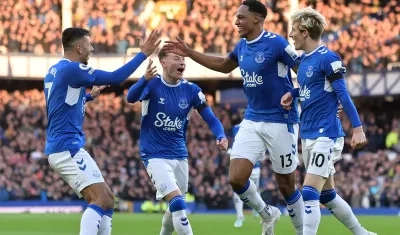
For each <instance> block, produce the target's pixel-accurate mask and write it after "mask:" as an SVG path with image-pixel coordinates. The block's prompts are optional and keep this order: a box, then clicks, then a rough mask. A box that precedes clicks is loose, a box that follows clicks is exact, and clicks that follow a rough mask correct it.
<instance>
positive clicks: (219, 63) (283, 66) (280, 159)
mask: <svg viewBox="0 0 400 235" xmlns="http://www.w3.org/2000/svg"><path fill="white" fill-rule="evenodd" d="M266 16H267V9H266V7H265V5H264V4H262V3H261V2H259V1H256V0H246V1H244V2H243V3H242V5H241V6H240V7H239V8H238V10H237V13H236V22H235V24H236V26H237V27H238V29H239V30H238V31H239V35H240V37H241V38H243V39H242V40H241V41H240V42H239V43H238V44H237V45H236V47H235V49H234V50H233V51H232V52H231V53H230V54H229V55H228V56H227V57H226V58H222V57H216V56H209V55H205V54H202V53H199V52H196V51H194V50H192V49H189V48H188V47H187V46H186V44H185V43H184V42H183V41H182V40H180V39H178V38H177V41H173V42H168V41H167V42H166V44H165V45H164V48H165V49H166V50H167V51H168V52H173V53H176V54H179V55H181V56H188V57H190V58H191V59H193V60H194V61H196V62H197V63H199V64H202V65H203V66H205V67H207V68H209V69H212V70H215V71H219V72H223V73H229V72H231V71H232V70H234V69H235V68H237V67H238V66H239V68H240V72H241V75H242V79H243V88H244V92H245V94H246V96H247V100H248V107H247V109H246V113H245V117H244V120H243V121H242V123H241V124H240V129H239V132H238V134H237V135H236V138H235V141H234V143H233V146H232V154H231V162H230V166H229V180H230V184H231V186H232V188H233V190H234V191H235V192H236V193H237V194H238V195H239V196H240V198H241V199H242V201H244V202H245V203H246V204H247V205H249V206H250V207H251V208H253V209H255V210H256V211H257V212H258V213H259V214H260V216H261V218H262V226H263V231H262V234H264V235H266V234H268V235H269V234H273V233H274V231H273V230H274V229H273V228H274V225H275V223H276V222H277V221H278V219H279V217H280V215H281V212H280V211H279V209H278V208H276V207H271V206H268V205H266V204H265V203H264V201H263V200H262V199H261V196H260V195H259V194H258V192H257V188H256V185H255V184H254V182H253V181H251V180H249V177H250V174H251V172H252V169H253V166H254V164H255V163H256V162H257V161H259V160H260V159H261V158H262V157H263V154H264V153H265V151H266V149H267V148H268V151H269V153H270V160H271V162H272V167H273V170H274V172H275V178H276V180H277V182H278V185H279V189H280V191H281V193H282V194H283V196H284V198H285V200H286V203H287V206H288V210H289V212H290V218H291V220H292V223H293V225H294V226H295V229H296V233H297V234H301V233H302V224H303V222H302V216H303V211H304V203H303V199H302V196H301V193H300V191H299V190H297V189H296V185H295V174H294V171H295V170H296V168H297V164H298V158H297V137H298V124H297V123H298V122H299V117H298V113H297V107H296V106H293V109H291V110H290V111H287V110H285V109H283V108H282V106H281V105H280V100H281V98H282V96H283V95H284V94H285V93H286V92H288V91H290V90H291V89H292V88H293V83H292V80H291V77H290V69H289V68H296V63H297V60H298V56H297V53H296V51H295V50H294V49H293V48H292V47H291V46H290V45H289V43H288V42H287V41H286V40H285V39H284V38H283V37H281V36H279V35H277V34H274V33H271V32H266V31H264V30H263V23H264V20H265V18H266Z"/></svg>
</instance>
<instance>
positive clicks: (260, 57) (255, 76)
mask: <svg viewBox="0 0 400 235" xmlns="http://www.w3.org/2000/svg"><path fill="white" fill-rule="evenodd" d="M229 58H230V59H231V60H234V61H236V62H237V63H238V64H239V69H240V72H241V76H242V79H243V90H244V93H245V94H246V97H247V101H248V106H247V109H246V112H245V117H244V118H245V119H247V120H251V121H257V122H260V121H262V122H274V123H297V122H299V116H298V111H297V107H296V106H295V105H293V106H292V109H291V110H290V111H287V110H285V109H283V107H282V106H281V105H280V102H281V98H282V96H283V95H284V94H285V93H286V92H288V91H290V90H291V89H292V88H293V82H292V78H291V75H290V68H292V67H293V66H295V65H296V64H297V63H298V56H297V53H296V51H295V50H294V49H293V48H292V47H291V46H290V45H289V43H288V42H287V41H286V39H284V38H283V37H281V36H279V35H276V34H274V33H270V32H265V31H263V32H262V33H261V35H260V36H259V37H258V38H256V39H254V40H252V41H247V40H246V39H242V40H241V41H239V43H238V44H237V45H236V47H235V49H234V50H233V51H232V52H231V53H230V54H229Z"/></svg>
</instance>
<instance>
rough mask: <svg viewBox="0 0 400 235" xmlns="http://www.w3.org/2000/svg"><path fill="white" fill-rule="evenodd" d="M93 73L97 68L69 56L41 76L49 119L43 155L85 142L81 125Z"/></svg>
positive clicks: (79, 145)
mask: <svg viewBox="0 0 400 235" xmlns="http://www.w3.org/2000/svg"><path fill="white" fill-rule="evenodd" d="M96 76H97V70H94V69H92V68H90V67H88V66H86V65H84V64H80V63H78V62H71V61H70V60H68V59H62V60H60V61H59V62H58V63H57V64H55V65H53V66H51V67H50V69H49V70H48V73H47V74H46V77H45V78H44V94H45V98H46V108H47V122H48V123H47V130H46V147H45V151H44V154H45V155H49V154H52V153H57V152H63V151H67V150H71V149H79V148H81V147H83V146H84V145H85V135H84V133H83V129H82V125H83V118H84V116H85V102H86V86H89V85H91V83H92V82H93V80H94V79H95V78H96Z"/></svg>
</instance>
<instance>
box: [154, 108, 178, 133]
mask: <svg viewBox="0 0 400 235" xmlns="http://www.w3.org/2000/svg"><path fill="white" fill-rule="evenodd" d="M156 119H157V120H156V121H155V122H154V125H155V126H156V127H160V128H162V129H163V130H164V131H177V130H178V131H179V130H180V129H182V127H183V122H184V121H181V120H179V118H178V117H175V120H173V119H172V118H171V117H170V116H167V115H166V114H165V113H162V112H159V113H157V114H156Z"/></svg>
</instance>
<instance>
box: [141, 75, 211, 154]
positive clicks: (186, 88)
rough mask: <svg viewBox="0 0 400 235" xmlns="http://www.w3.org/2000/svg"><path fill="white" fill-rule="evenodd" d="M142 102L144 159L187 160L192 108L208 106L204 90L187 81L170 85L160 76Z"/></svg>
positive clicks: (143, 96) (149, 85) (146, 89)
mask: <svg viewBox="0 0 400 235" xmlns="http://www.w3.org/2000/svg"><path fill="white" fill-rule="evenodd" d="M139 100H141V101H142V125H141V130H140V153H141V156H142V159H143V160H147V159H149V158H167V159H168V158H171V159H179V158H186V157H187V156H188V153H187V150H186V136H185V133H186V130H187V125H188V122H189V119H190V116H191V114H192V111H193V109H197V108H198V107H200V106H201V105H204V104H206V98H205V95H204V94H203V92H202V91H201V89H200V88H199V87H198V86H197V85H196V84H193V83H191V82H188V81H186V80H184V79H182V80H181V81H180V82H179V83H178V84H177V85H170V84H167V83H166V82H165V81H164V79H163V78H162V77H161V76H157V77H155V78H153V79H152V80H151V81H150V82H149V83H148V84H147V85H146V87H145V88H144V90H143V92H142V94H141V96H140V99H139Z"/></svg>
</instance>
